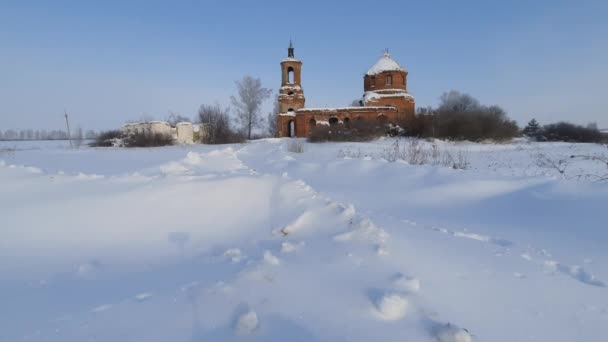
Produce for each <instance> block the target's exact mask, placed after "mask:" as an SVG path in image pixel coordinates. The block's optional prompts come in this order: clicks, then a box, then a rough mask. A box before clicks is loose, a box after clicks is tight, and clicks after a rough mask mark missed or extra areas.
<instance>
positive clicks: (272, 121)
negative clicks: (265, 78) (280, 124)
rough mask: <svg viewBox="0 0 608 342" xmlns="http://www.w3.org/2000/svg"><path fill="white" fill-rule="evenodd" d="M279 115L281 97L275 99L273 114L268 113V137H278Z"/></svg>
mask: <svg viewBox="0 0 608 342" xmlns="http://www.w3.org/2000/svg"><path fill="white" fill-rule="evenodd" d="M277 115H279V97H278V96H277V97H275V99H274V103H273V106H272V112H270V113H268V119H267V120H268V135H270V136H271V137H276V136H277Z"/></svg>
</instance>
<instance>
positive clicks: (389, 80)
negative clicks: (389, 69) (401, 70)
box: [386, 75, 393, 86]
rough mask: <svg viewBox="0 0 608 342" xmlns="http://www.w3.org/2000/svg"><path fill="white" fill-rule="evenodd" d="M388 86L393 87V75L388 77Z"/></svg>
mask: <svg viewBox="0 0 608 342" xmlns="http://www.w3.org/2000/svg"><path fill="white" fill-rule="evenodd" d="M386 85H388V86H390V85H393V75H386Z"/></svg>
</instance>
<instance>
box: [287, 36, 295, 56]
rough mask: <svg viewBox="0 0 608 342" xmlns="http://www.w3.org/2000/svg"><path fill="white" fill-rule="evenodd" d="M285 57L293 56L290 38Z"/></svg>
mask: <svg viewBox="0 0 608 342" xmlns="http://www.w3.org/2000/svg"><path fill="white" fill-rule="evenodd" d="M287 57H289V58H295V57H294V55H293V44H292V43H291V39H290V40H289V49H287Z"/></svg>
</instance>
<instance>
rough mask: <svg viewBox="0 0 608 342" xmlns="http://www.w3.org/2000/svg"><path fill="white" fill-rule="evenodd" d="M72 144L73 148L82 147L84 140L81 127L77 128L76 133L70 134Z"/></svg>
mask: <svg viewBox="0 0 608 342" xmlns="http://www.w3.org/2000/svg"><path fill="white" fill-rule="evenodd" d="M71 140H72V143H73V146H74V147H75V148H77V149H78V148H80V146H82V142H83V140H84V133H83V131H82V127H80V126H77V127H76V131H75V132H74V133H73V134H72V139H71Z"/></svg>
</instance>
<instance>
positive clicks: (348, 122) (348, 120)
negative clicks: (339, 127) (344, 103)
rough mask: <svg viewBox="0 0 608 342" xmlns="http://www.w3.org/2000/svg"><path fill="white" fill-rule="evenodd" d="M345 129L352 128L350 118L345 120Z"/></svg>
mask: <svg viewBox="0 0 608 342" xmlns="http://www.w3.org/2000/svg"><path fill="white" fill-rule="evenodd" d="M344 127H346V128H350V119H349V118H344Z"/></svg>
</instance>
